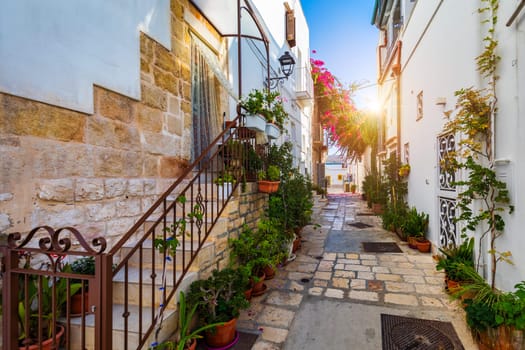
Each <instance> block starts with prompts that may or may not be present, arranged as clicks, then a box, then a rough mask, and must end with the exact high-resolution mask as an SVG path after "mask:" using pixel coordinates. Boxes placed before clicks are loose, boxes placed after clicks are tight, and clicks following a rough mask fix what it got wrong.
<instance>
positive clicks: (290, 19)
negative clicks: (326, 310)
mask: <svg viewBox="0 0 525 350" xmlns="http://www.w3.org/2000/svg"><path fill="white" fill-rule="evenodd" d="M286 41H288V44H289V45H290V47H294V46H295V16H294V11H293V10H287V11H286Z"/></svg>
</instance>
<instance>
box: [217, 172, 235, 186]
mask: <svg viewBox="0 0 525 350" xmlns="http://www.w3.org/2000/svg"><path fill="white" fill-rule="evenodd" d="M236 181H237V180H236V179H235V176H233V174H231V173H229V172H225V173H223V174H222V175H221V176H218V177H217V178H216V179H215V180H213V182H214V183H215V184H216V185H224V184H225V183H231V184H234V183H235V182H236Z"/></svg>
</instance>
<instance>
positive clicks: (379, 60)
mask: <svg viewBox="0 0 525 350" xmlns="http://www.w3.org/2000/svg"><path fill="white" fill-rule="evenodd" d="M381 32H382V33H383V43H382V44H381V45H379V46H378V47H377V62H378V64H379V69H378V72H379V76H381V72H382V71H383V57H382V55H381V50H383V49H384V48H386V35H387V32H386V30H385V29H381ZM378 78H379V77H378Z"/></svg>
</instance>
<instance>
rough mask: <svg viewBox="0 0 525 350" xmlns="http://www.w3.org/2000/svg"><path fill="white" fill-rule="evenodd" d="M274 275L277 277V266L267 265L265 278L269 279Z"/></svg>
mask: <svg viewBox="0 0 525 350" xmlns="http://www.w3.org/2000/svg"><path fill="white" fill-rule="evenodd" d="M274 277H275V268H274V267H272V266H270V265H267V266H265V267H264V279H265V280H266V281H268V280H271V279H272V278H274Z"/></svg>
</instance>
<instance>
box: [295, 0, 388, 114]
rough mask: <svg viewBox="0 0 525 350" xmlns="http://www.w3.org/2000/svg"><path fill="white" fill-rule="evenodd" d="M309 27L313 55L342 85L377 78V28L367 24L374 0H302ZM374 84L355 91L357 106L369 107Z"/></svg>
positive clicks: (374, 91)
mask: <svg viewBox="0 0 525 350" xmlns="http://www.w3.org/2000/svg"><path fill="white" fill-rule="evenodd" d="M301 5H302V7H303V11H304V13H305V16H306V21H307V22H308V27H309V29H310V48H311V49H312V50H316V51H317V53H316V54H312V57H314V58H316V59H320V60H322V61H324V62H325V64H326V67H327V68H328V69H329V70H330V71H331V72H332V74H334V75H335V76H336V77H337V78H339V80H341V81H342V82H343V83H344V84H345V85H348V84H350V83H353V82H358V83H366V84H373V83H375V82H376V45H377V40H378V35H379V33H378V31H377V28H376V27H374V26H373V25H371V24H370V22H371V18H372V11H373V8H374V0H329V1H322V0H301ZM375 93H376V86H373V87H370V88H366V89H363V90H361V91H358V92H357V93H356V98H355V101H356V104H357V105H358V107H361V108H365V107H370V106H369V105H370V104H371V103H373V100H374V96H375Z"/></svg>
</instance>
